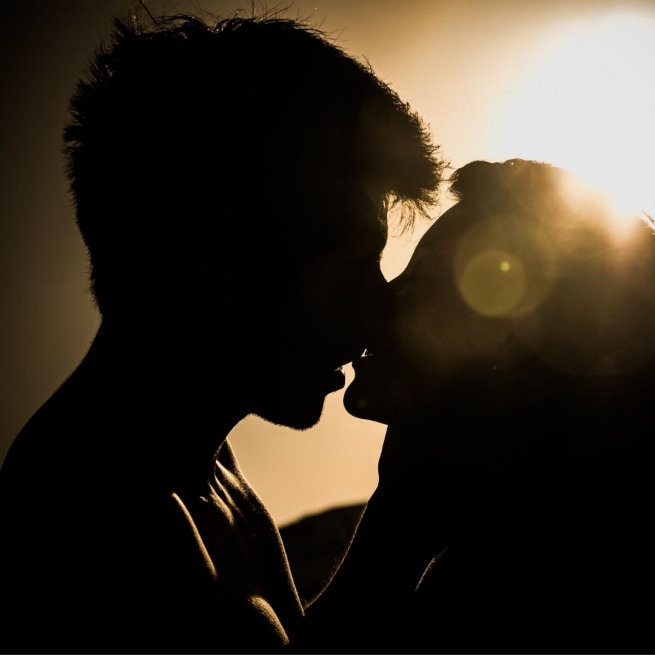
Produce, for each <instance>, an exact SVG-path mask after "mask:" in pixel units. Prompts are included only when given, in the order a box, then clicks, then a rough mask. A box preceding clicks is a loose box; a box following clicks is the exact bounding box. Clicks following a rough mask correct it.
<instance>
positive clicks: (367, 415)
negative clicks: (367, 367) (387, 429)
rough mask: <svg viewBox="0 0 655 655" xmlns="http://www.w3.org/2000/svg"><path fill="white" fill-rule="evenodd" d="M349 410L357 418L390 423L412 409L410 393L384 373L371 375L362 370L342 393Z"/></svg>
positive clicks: (398, 419)
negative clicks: (409, 400) (364, 373)
mask: <svg viewBox="0 0 655 655" xmlns="http://www.w3.org/2000/svg"><path fill="white" fill-rule="evenodd" d="M343 405H344V407H345V408H346V411H347V412H348V413H349V414H352V416H355V417H356V418H361V419H365V420H367V421H376V422H377V423H384V424H385V425H389V424H390V423H394V422H396V421H400V420H402V419H403V418H404V417H406V416H407V415H408V414H409V413H410V403H409V402H408V397H407V394H406V393H405V392H404V390H403V389H401V388H399V387H398V385H397V384H395V383H394V384H391V383H390V380H388V379H387V378H386V377H385V376H384V375H380V376H376V377H375V378H369V376H366V375H362V373H361V372H356V373H355V379H354V380H353V381H352V382H351V383H350V385H349V386H348V387H347V388H346V391H345V393H344V397H343Z"/></svg>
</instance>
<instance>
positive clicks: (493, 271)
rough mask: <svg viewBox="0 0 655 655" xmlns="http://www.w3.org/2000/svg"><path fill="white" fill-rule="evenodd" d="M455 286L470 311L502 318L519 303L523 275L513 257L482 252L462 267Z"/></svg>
mask: <svg viewBox="0 0 655 655" xmlns="http://www.w3.org/2000/svg"><path fill="white" fill-rule="evenodd" d="M457 283H458V286H459V290H460V293H461V294H462V297H463V298H464V300H465V301H466V303H467V304H468V305H469V307H471V309H473V310H475V311H476V312H478V313H479V314H483V315H485V316H503V315H505V314H510V313H511V312H512V309H514V308H515V307H517V306H518V305H519V304H520V303H521V301H522V300H523V298H524V295H525V291H526V274H525V270H524V267H523V264H522V263H521V261H520V260H519V259H518V258H517V257H515V256H514V255H512V254H510V253H508V252H506V251H504V250H484V251H482V252H480V253H478V254H477V255H475V256H474V257H472V258H471V259H470V260H469V261H468V262H467V263H466V264H465V265H464V267H463V270H462V273H461V274H460V276H459V279H458V280H457Z"/></svg>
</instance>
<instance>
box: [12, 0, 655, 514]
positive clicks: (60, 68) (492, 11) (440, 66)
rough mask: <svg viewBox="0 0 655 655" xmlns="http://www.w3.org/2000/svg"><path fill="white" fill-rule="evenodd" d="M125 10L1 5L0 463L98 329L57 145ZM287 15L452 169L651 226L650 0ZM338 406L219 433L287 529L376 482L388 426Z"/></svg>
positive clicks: (316, 6)
mask: <svg viewBox="0 0 655 655" xmlns="http://www.w3.org/2000/svg"><path fill="white" fill-rule="evenodd" d="M127 6H128V4H127V3H126V2H123V1H119V0H93V2H84V1H82V0H68V1H65V0H60V1H55V0H49V1H46V0H30V2H28V3H10V5H9V7H6V8H3V14H2V19H1V20H2V38H1V39H0V53H1V56H2V67H1V68H0V89H1V91H2V105H1V107H0V138H1V144H2V149H1V151H0V167H1V174H0V185H1V189H0V264H1V266H2V277H1V278H0V280H1V284H0V301H1V305H0V306H1V308H2V322H1V325H0V339H1V341H0V343H1V344H2V347H1V348H0V371H2V376H1V377H0V418H1V421H0V461H1V460H2V459H4V456H5V454H6V451H7V449H8V447H9V444H10V443H11V440H12V439H13V437H14V436H15V434H16V433H17V432H18V431H19V430H20V428H21V427H22V425H23V424H24V423H25V422H26V421H27V419H28V418H29V417H30V415H31V414H32V413H33V412H34V411H35V410H36V409H37V408H38V407H39V405H40V404H41V403H43V402H44V401H45V400H46V399H47V397H48V396H49V395H50V394H51V393H52V392H53V391H54V390H55V388H56V387H57V386H58V385H59V384H60V383H61V382H62V381H63V380H64V379H65V377H66V376H67V375H68V374H69V373H70V372H71V371H72V369H73V368H74V367H75V366H76V365H77V364H78V362H79V361H80V359H81V358H82V357H83V355H84V353H85V352H86V350H87V348H88V346H89V344H90V342H91V339H92V338H93V336H94V334H95V330H96V329H97V326H98V317H97V315H96V313H95V311H94V310H93V307H92V304H91V300H90V297H89V296H88V294H87V293H86V279H85V276H86V258H85V252H84V249H83V246H82V243H81V240H80V238H79V236H78V233H77V230H76V227H75V225H74V220H73V214H72V211H71V207H70V201H69V198H68V195H67V190H66V182H65V179H64V175H63V170H62V157H61V154H60V148H61V138H60V137H61V128H62V126H63V124H64V121H65V120H66V104H67V101H68V97H69V95H70V93H71V92H72V89H73V85H74V83H75V81H76V79H77V77H78V75H79V73H80V71H81V69H82V68H83V66H84V65H85V63H86V61H87V58H88V56H89V54H90V53H91V52H92V50H93V49H94V47H95V46H96V44H97V42H98V40H99V39H101V38H103V37H105V36H106V34H107V30H108V27H109V24H110V17H111V15H112V14H113V13H115V12H121V11H123V10H125V9H126V7H127ZM149 6H150V7H151V10H152V11H153V12H154V13H159V11H160V10H161V8H162V7H164V6H167V7H168V8H169V11H188V10H193V8H194V6H195V7H198V6H200V7H201V8H203V9H206V10H208V11H211V12H212V13H215V14H221V15H225V14H232V13H234V12H235V11H236V10H237V9H239V8H245V11H246V13H251V3H250V2H241V3H239V1H238V0H230V1H227V0H221V1H218V0H217V1H212V0H207V1H205V2H202V3H198V2H193V3H192V2H168V3H166V5H164V3H162V2H151V3H149ZM256 6H257V8H258V10H260V9H261V5H260V4H257V5H256ZM275 6H276V5H274V4H273V3H270V4H269V5H268V7H269V9H272V8H274V7H275ZM277 6H282V5H277ZM286 15H288V16H296V15H300V16H302V17H305V18H308V19H309V20H310V22H311V23H313V24H315V25H316V24H318V25H320V26H321V27H322V28H323V29H324V30H326V31H328V32H329V33H331V34H333V35H335V36H337V37H338V43H340V45H341V46H342V47H344V48H346V49H347V50H348V51H349V52H350V53H351V54H353V55H355V56H357V57H366V58H367V59H368V60H369V61H370V63H371V64H372V66H373V68H374V69H375V70H376V72H377V73H378V74H379V75H380V76H381V77H382V78H383V79H384V80H385V81H387V82H389V83H390V84H391V85H392V86H393V87H394V88H395V89H396V90H397V91H398V92H399V93H400V95H401V96H402V97H403V98H404V99H405V100H407V101H408V102H409V103H410V104H411V105H412V106H413V108H414V109H416V110H418V111H419V112H420V113H421V114H422V115H423V116H424V118H425V119H426V120H427V121H428V122H429V124H430V125H431V128H432V131H433V133H434V135H435V139H436V141H437V143H439V144H441V146H442V148H443V151H444V154H445V155H446V156H447V158H448V159H450V161H451V162H452V164H453V166H455V167H457V166H461V165H463V164H465V163H467V162H469V161H471V160H473V159H488V160H501V159H507V158H512V157H522V158H526V159H539V160H543V161H549V162H551V163H553V164H556V165H558V166H564V167H568V168H571V169H572V170H574V171H575V172H577V173H578V174H580V175H582V176H583V177H586V178H587V179H588V180H589V181H590V182H592V183H594V184H597V185H599V186H601V187H603V188H604V189H606V190H607V191H609V192H610V193H612V194H614V196H615V197H616V200H617V202H618V203H619V204H620V205H621V206H625V207H627V208H629V209H639V208H643V209H646V210H647V211H648V212H649V213H651V214H655V119H654V118H653V117H655V85H654V84H653V71H654V70H655V2H653V1H652V0H651V1H641V2H638V1H636V0H632V1H631V0H622V1H618V0H616V1H610V0H550V1H548V0H542V1H536V0H534V1H533V0H523V1H521V0H313V1H312V2H308V1H305V0H297V1H296V2H294V3H292V4H291V8H290V9H289V10H288V12H287V14H286ZM145 118H147V117H145ZM447 206H448V204H447V199H444V207H447ZM436 215H438V210H437V211H435V216H436ZM411 248H412V242H411V241H408V240H407V239H406V238H405V239H396V240H394V242H393V243H392V244H391V246H390V248H389V249H388V253H387V255H386V256H385V259H384V260H383V268H384V272H385V274H386V275H387V277H392V276H394V275H396V274H397V273H398V272H399V271H400V270H402V266H403V265H404V263H405V262H406V261H407V259H408V257H409V255H410V253H411ZM341 397H342V393H339V394H333V395H332V396H330V397H329V399H328V403H327V405H326V411H325V414H324V418H323V420H322V421H321V423H320V424H319V425H318V426H317V427H316V428H314V429H312V430H310V431H308V432H304V433H298V432H293V431H290V430H286V429H283V428H279V427H274V426H270V425H268V424H266V423H264V422H263V421H261V420H259V419H256V418H249V419H246V420H245V421H243V422H242V423H241V424H240V425H239V426H237V428H236V429H235V431H234V433H233V435H232V436H231V440H232V442H233V444H234V446H235V449H236V451H237V455H238V456H239V459H240V461H241V465H242V467H243V469H244V470H245V472H246V475H247V476H248V477H249V478H250V480H251V482H252V483H253V484H254V486H255V488H256V489H257V490H258V491H259V493H260V495H261V496H262V498H263V499H264V501H265V502H266V503H267V504H268V506H269V508H270V510H271V511H272V513H273V516H274V518H276V519H277V520H278V522H280V523H282V524H283V523H286V522H288V521H290V520H293V519H295V518H297V517H299V516H300V515H302V514H305V513H310V512H314V511H318V510H322V509H324V508H326V507H329V506H332V505H335V504H342V503H351V502H360V501H363V500H365V499H366V498H367V497H368V495H369V494H370V493H371V492H372V490H373V488H374V486H375V482H376V460H377V455H378V453H379V450H380V447H381V443H382V437H383V428H382V426H380V425H377V424H373V423H369V422H365V421H359V420H357V419H354V418H352V417H349V416H348V415H347V414H345V412H344V410H343V408H342V405H341ZM107 447H108V448H111V447H112V444H107Z"/></svg>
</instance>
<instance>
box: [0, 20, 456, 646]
mask: <svg viewBox="0 0 655 655" xmlns="http://www.w3.org/2000/svg"><path fill="white" fill-rule="evenodd" d="M71 116H72V118H71V120H70V123H69V124H68V126H67V127H66V130H65V143H66V154H67V162H68V174H69V178H70V182H71V190H72V194H73V198H74V202H75V209H76V219H77V223H78V225H79V228H80V231H81V233H82V236H83V238H84V241H85V243H86V245H87V247H88V251H89V256H90V270H91V289H92V292H93V296H94V298H95V301H96V303H97V306H98V309H99V311H100V313H101V315H102V323H101V326H100V329H99V331H98V334H97V336H96V338H95V340H94V342H93V344H92V346H91V348H90V350H89V352H88V354H87V355H86V356H85V358H84V359H83V361H82V362H81V363H80V365H79V366H78V367H77V369H76V370H75V371H74V372H73V373H72V375H71V376H70V377H69V378H68V379H67V380H66V381H65V382H64V383H63V384H62V385H61V387H60V388H59V389H58V390H57V391H56V393H55V394H54V395H53V396H52V397H51V398H50V399H49V400H48V401H47V402H46V403H45V404H44V405H43V406H42V407H41V408H40V409H39V411H38V412H37V413H36V414H35V415H34V416H33V417H32V418H31V420H30V421H29V422H28V424H27V425H26V426H25V428H24V429H23V431H22V432H21V433H20V435H19V436H18V437H17V439H16V440H15V442H14V444H13V446H12V448H11V450H10V452H9V454H8V455H7V458H6V461H5V464H4V466H3V468H2V473H1V475H0V480H1V489H0V500H1V511H2V514H1V521H2V523H1V525H2V560H1V562H0V564H1V566H2V571H1V581H0V587H1V588H2V595H3V598H4V599H5V608H6V610H5V611H6V612H7V614H6V615H5V618H4V621H3V628H2V637H0V639H2V644H3V650H11V651H14V652H19V651H23V652H27V651H30V652H37V651H39V652H109V651H111V652H125V651H129V652H160V653H161V652H200V651H204V652H226V651H231V652H234V651H242V652H268V651H271V650H276V649H278V648H282V647H283V646H284V645H285V644H287V643H288V642H289V640H290V639H291V647H294V643H296V642H297V644H298V646H297V648H299V649H307V650H316V651H318V650H320V649H322V648H326V649H334V648H335V644H336V645H337V646H336V647H338V648H341V649H343V650H346V651H351V652H352V649H353V648H354V647H355V646H353V644H357V643H360V644H362V643H368V644H372V643H375V640H372V633H371V632H370V628H371V626H372V625H373V623H371V621H373V620H374V619H373V618H372V617H376V619H377V620H379V619H380V618H381V617H382V614H380V613H379V612H378V610H377V609H376V608H378V606H379V607H380V608H382V607H384V608H386V609H385V611H389V612H392V609H391V608H392V605H393V603H391V604H390V601H389V598H394V593H395V590H396V587H397V580H396V579H395V578H394V575H386V574H385V575H380V573H382V571H381V570H380V569H379V565H380V561H381V560H382V559H384V557H386V555H385V553H386V552H387V551H386V550H385V548H384V547H383V546H382V545H381V544H380V543H379V541H378V537H379V532H378V533H376V531H375V530H371V532H370V536H369V537H367V536H366V534H365V533H363V537H362V539H361V546H359V547H358V548H353V553H354V555H353V562H354V563H353V564H352V565H351V566H350V567H348V566H344V567H343V572H342V574H340V576H341V579H340V581H339V582H338V583H337V584H335V585H334V589H333V591H328V592H325V593H324V594H323V597H322V598H321V601H320V602H317V603H316V607H315V608H311V609H310V610H309V611H308V612H307V615H306V617H304V614H305V612H304V610H305V608H303V607H302V604H301V602H300V600H299V598H298V595H297V593H296V590H295V587H294V584H293V581H292V577H291V575H290V572H289V568H288V565H287V561H286V557H285V553H284V548H283V545H282V542H281V540H280V536H279V533H278V531H277V528H276V526H275V524H274V523H273V521H272V519H271V517H270V515H269V514H268V512H267V511H266V509H265V507H264V506H263V505H262V503H261V501H260V500H259V499H258V498H257V496H256V494H255V493H254V491H253V490H252V488H251V487H250V486H249V484H248V483H247V481H246V480H245V479H244V477H243V475H242V474H241V472H240V470H239V467H238V465H237V462H236V460H235V458H234V456H233V454H232V452H231V450H230V446H229V444H228V442H227V441H226V437H227V435H228V433H229V432H230V430H231V429H232V428H233V427H234V425H235V424H236V423H238V422H239V421H240V420H241V419H243V418H244V417H245V416H247V415H249V414H257V415H259V416H261V417H263V418H265V419H267V420H269V421H272V422H275V423H278V424H282V425H286V426H290V427H293V428H298V429H305V428H309V427H311V426H312V425H314V424H315V423H316V422H317V421H318V420H319V418H320V416H321V412H322V408H323V403H324V399H325V396H326V395H327V394H328V393H330V392H332V391H335V390H337V389H339V388H341V387H342V386H343V384H344V377H343V373H342V372H341V371H340V367H341V366H342V365H344V364H346V363H347V362H350V361H351V360H353V359H354V358H356V357H358V356H359V355H360V353H361V352H362V350H363V349H364V347H365V346H366V343H367V339H368V334H369V333H370V331H371V329H373V328H374V327H375V323H376V320H377V317H378V314H379V313H380V312H381V311H383V310H384V308H385V302H386V301H385V298H386V295H385V294H386V284H385V281H384V279H383V277H382V274H381V272H380V267H379V258H380V254H381V252H382V249H383V247H384V245H385V242H386V209H387V207H388V204H389V202H394V201H400V202H402V203H403V204H404V206H405V207H406V208H407V209H408V211H407V212H406V215H407V216H408V217H410V218H411V216H413V215H414V214H415V213H416V212H418V213H421V212H423V211H424V210H425V208H426V207H427V206H428V205H429V204H430V203H431V202H432V201H433V200H434V196H435V193H436V188H437V184H438V182H439V177H440V173H441V171H442V169H443V165H444V164H443V162H442V161H441V160H440V159H439V157H438V153H437V149H436V148H435V147H434V146H433V145H432V144H431V141H430V138H429V135H428V132H427V130H426V128H425V127H424V126H423V124H422V123H421V121H420V119H419V118H418V117H417V116H416V115H415V114H414V113H413V112H412V111H410V109H409V108H408V107H407V106H406V105H405V104H404V103H403V102H401V100H400V99H399V97H398V96H397V95H396V94H395V92H393V91H392V90H390V88H389V87H388V86H387V85H385V84H384V83H382V82H381V81H380V80H379V79H378V78H376V77H375V75H374V74H373V73H372V71H370V70H369V69H368V68H367V67H365V66H363V65H361V64H359V63H358V62H356V61H355V60H354V59H352V58H351V57H350V56H348V55H346V54H345V53H344V52H343V51H342V50H340V49H339V48H338V47H336V46H335V45H334V44H333V43H331V42H330V41H329V40H327V39H326V38H325V37H324V36H323V35H322V34H321V33H320V32H318V31H316V30H313V29H309V28H307V27H305V26H303V25H302V24H299V23H297V22H294V21H290V20H284V19H276V18H249V19H241V18H233V19H227V20H222V21H218V22H217V23H216V24H215V25H214V24H211V25H210V24H208V23H207V22H205V21H203V20H199V19H197V18H193V17H188V16H177V17H173V18H169V19H159V20H157V21H156V22H155V23H154V24H153V25H151V26H150V27H148V28H144V27H142V26H140V24H139V23H138V21H137V22H132V21H128V20H124V21H122V20H120V21H117V22H116V23H115V29H114V32H113V35H112V39H111V43H109V44H108V45H107V46H105V47H102V48H101V49H100V50H99V51H98V52H97V53H96V55H95V56H94V58H93V61H92V64H91V66H90V68H89V70H88V72H87V74H86V76H85V78H84V79H83V80H82V81H81V82H80V83H79V84H78V87H77V89H76V92H75V95H74V96H73V99H72V101H71ZM376 535H377V536H376ZM391 547H392V545H391ZM358 549H359V551H361V554H358ZM367 553H368V554H369V555H368V556H367ZM358 562H359V563H358ZM362 562H366V563H367V564H366V565H360V564H361V563H362ZM395 575H397V576H400V578H402V580H403V582H404V581H406V580H408V579H410V578H408V577H407V576H406V575H405V573H404V572H403V571H398V572H397V573H396V574H395ZM338 577H339V576H338ZM400 578H398V579H400ZM335 582H336V581H335ZM380 589H384V590H385V594H381V593H380ZM394 602H395V603H400V604H401V605H402V599H401V598H400V596H396V597H395V600H394ZM364 608H368V609H367V610H366V611H364ZM369 610H370V611H369ZM312 615H313V616H314V618H312ZM365 616H368V617H371V618H368V619H366V620H365V619H364V617H365ZM382 627H383V626H382ZM294 635H297V637H294ZM294 639H295V641H294ZM372 648H375V646H372Z"/></svg>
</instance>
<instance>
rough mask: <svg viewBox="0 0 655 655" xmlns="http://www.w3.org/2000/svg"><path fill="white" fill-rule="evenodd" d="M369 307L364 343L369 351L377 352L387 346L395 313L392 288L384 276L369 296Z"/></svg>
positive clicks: (366, 314) (366, 313)
mask: <svg viewBox="0 0 655 655" xmlns="http://www.w3.org/2000/svg"><path fill="white" fill-rule="evenodd" d="M367 305H368V308H367V310H366V312H365V316H366V318H365V335H364V343H365V346H366V349H367V351H369V352H375V351H376V350H380V349H383V348H384V347H385V346H386V344H387V342H388V340H389V336H390V333H391V330H392V326H393V320H394V319H393V317H394V313H395V312H394V298H393V292H392V288H391V285H390V284H389V282H387V281H386V280H385V279H384V277H383V276H380V280H379V281H378V282H377V284H376V285H375V289H374V290H373V292H372V293H370V294H368V298H367Z"/></svg>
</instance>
